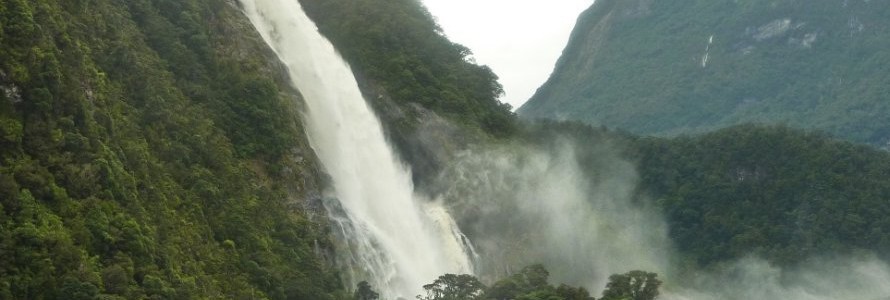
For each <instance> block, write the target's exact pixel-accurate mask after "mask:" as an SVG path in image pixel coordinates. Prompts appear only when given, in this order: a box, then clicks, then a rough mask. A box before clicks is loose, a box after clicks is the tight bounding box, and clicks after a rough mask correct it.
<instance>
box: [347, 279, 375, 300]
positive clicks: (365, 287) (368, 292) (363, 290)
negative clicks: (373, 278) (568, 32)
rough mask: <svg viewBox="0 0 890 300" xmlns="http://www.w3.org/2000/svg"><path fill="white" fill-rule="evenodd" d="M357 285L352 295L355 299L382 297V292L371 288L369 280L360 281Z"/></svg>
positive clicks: (373, 299) (367, 299)
mask: <svg viewBox="0 0 890 300" xmlns="http://www.w3.org/2000/svg"><path fill="white" fill-rule="evenodd" d="M357 287H358V288H357V289H356V290H355V294H353V295H354V296H353V297H352V298H353V299H355V300H375V299H377V298H379V297H380V294H378V293H377V292H375V291H374V290H372V289H371V284H369V283H368V282H367V281H362V282H359V283H358V286H357Z"/></svg>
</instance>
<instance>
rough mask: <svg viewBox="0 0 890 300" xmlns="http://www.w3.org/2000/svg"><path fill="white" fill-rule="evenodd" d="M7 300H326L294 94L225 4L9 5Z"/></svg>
mask: <svg viewBox="0 0 890 300" xmlns="http://www.w3.org/2000/svg"><path fill="white" fill-rule="evenodd" d="M0 26H2V27H0V88H2V92H0V124H2V126H0V133H2V134H0V136H2V138H0V299H97V297H99V298H101V299H222V298H239V299H263V298H269V299H286V298H289V299H328V298H330V297H331V293H332V292H336V291H338V290H340V289H341V287H340V284H339V282H338V281H337V280H336V279H335V277H334V275H333V274H334V273H333V272H332V270H328V269H327V268H326V267H325V262H324V261H322V259H321V257H322V256H321V255H322V254H323V252H324V251H326V250H325V249H326V248H328V246H326V245H327V242H326V241H327V238H326V234H325V233H324V228H326V227H324V224H318V223H315V222H312V221H310V220H309V217H310V215H311V214H310V212H308V211H306V210H305V209H304V208H303V207H304V205H305V204H306V203H308V202H307V201H308V200H310V199H312V198H313V197H317V196H313V194H315V193H317V188H315V186H316V185H317V183H316V182H317V179H316V175H315V173H316V169H317V167H316V166H315V163H314V158H313V154H312V153H311V149H310V148H309V147H308V146H307V144H306V141H305V138H304V136H303V133H302V129H301V125H300V124H299V120H297V119H295V117H294V116H296V114H295V113H294V112H295V111H296V110H297V107H296V106H295V104H296V103H297V98H296V97H297V96H296V94H295V93H294V92H293V91H292V90H290V89H289V88H287V86H286V85H283V84H281V83H282V82H284V81H283V77H282V76H281V73H280V71H279V66H278V65H277V63H276V62H275V60H274V56H273V54H272V53H271V52H270V51H269V50H267V48H266V47H265V45H264V44H263V43H262V41H261V40H260V39H259V37H258V36H257V35H256V34H255V33H254V32H253V29H252V27H251V26H250V24H249V23H247V22H246V19H244V18H243V17H242V16H241V14H240V12H239V11H238V10H237V8H236V7H234V6H232V4H231V3H229V2H227V1H223V0H190V1H181V0H176V1H172V0H171V1H165V0H151V1H149V0H133V1H129V0H128V1H115V0H98V1H44V0H37V1H35V0H3V1H2V2H0Z"/></svg>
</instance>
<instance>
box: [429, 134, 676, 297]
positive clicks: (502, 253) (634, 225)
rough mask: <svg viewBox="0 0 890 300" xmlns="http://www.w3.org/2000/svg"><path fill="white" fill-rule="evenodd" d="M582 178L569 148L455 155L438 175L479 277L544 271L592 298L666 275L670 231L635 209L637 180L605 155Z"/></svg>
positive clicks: (648, 211) (510, 147) (657, 219)
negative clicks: (614, 286)
mask: <svg viewBox="0 0 890 300" xmlns="http://www.w3.org/2000/svg"><path fill="white" fill-rule="evenodd" d="M596 151H599V152H601V153H602V159H599V161H598V163H599V164H601V165H602V171H603V172H602V173H608V176H588V175H587V174H586V173H585V172H584V171H583V170H581V168H580V167H579V164H578V162H577V159H576V155H575V147H574V145H573V144H572V143H571V142H569V141H568V140H560V141H558V142H556V143H554V144H553V145H550V146H542V147H527V146H517V145H505V146H501V147H499V148H494V149H482V150H473V151H466V152H464V153H461V154H459V155H458V156H457V158H456V159H455V162H454V163H453V164H451V167H449V168H448V169H446V170H445V172H444V173H443V174H442V176H440V178H439V180H440V182H441V183H442V184H443V185H445V186H447V188H445V189H444V190H443V192H442V198H443V199H444V201H445V202H446V203H447V205H448V206H449V208H450V209H451V210H452V212H453V215H454V216H455V217H456V219H457V221H458V223H460V225H461V228H462V229H463V230H464V232H465V233H466V234H467V235H468V236H469V237H470V239H471V240H472V241H473V243H475V245H476V248H477V249H478V252H479V254H480V257H481V259H480V261H478V262H477V263H476V265H477V268H478V270H477V271H478V272H477V273H479V274H480V276H481V277H483V278H497V277H502V276H504V275H507V274H510V273H512V272H513V271H516V270H518V269H519V268H522V267H524V266H526V265H530V264H535V263H541V264H544V265H545V266H546V267H547V268H548V269H549V270H550V272H551V274H552V278H553V279H554V281H558V282H563V283H568V284H573V285H581V286H585V287H588V288H592V289H594V290H599V289H600V288H601V287H602V286H604V285H605V283H606V280H607V279H608V277H609V275H611V274H614V273H619V272H622V273H623V272H625V271H627V270H630V269H644V270H667V267H668V263H667V261H666V260H665V259H664V257H667V256H669V254H668V252H669V251H670V248H671V247H670V242H669V240H668V238H667V232H666V231H665V229H666V228H667V226H666V225H665V223H664V222H663V220H662V219H661V217H660V215H659V214H658V213H656V212H655V211H653V210H652V209H650V208H648V207H644V206H641V205H638V204H635V203H632V201H631V196H632V194H633V192H634V188H635V182H636V176H637V175H636V172H635V170H634V167H633V165H632V164H630V163H628V162H626V161H623V160H621V159H618V158H617V156H615V155H612V153H611V152H612V151H611V150H609V148H608V147H604V148H602V149H600V150H596Z"/></svg>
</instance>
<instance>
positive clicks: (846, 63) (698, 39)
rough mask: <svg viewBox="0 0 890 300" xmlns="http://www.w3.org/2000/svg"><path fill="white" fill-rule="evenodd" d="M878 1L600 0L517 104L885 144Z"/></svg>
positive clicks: (618, 118) (639, 126)
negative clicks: (781, 127) (771, 126)
mask: <svg viewBox="0 0 890 300" xmlns="http://www.w3.org/2000/svg"><path fill="white" fill-rule="evenodd" d="M888 9H890V5H888V3H886V2H880V1H856V0H848V1H829V0H820V1H811V2H807V3H806V4H804V3H801V2H799V1H744V2H739V1H728V0H727V1H682V2H657V1H648V0H639V1H611V0H600V1H597V2H596V4H594V5H593V6H592V7H591V8H590V9H589V10H588V11H586V12H585V13H584V14H582V16H581V17H580V18H579V22H578V25H577V27H576V28H575V31H574V33H573V36H572V38H571V41H570V42H569V45H568V47H567V48H566V50H565V51H564V53H563V56H562V58H561V59H560V61H559V63H558V64H557V66H556V69H555V71H554V74H553V75H552V76H551V78H550V79H549V80H548V82H547V83H546V84H544V85H543V86H542V87H541V88H540V89H539V90H538V92H537V93H536V94H535V96H534V97H532V99H531V100H530V101H529V102H528V103H527V104H525V105H524V106H523V107H521V108H520V109H519V114H520V115H521V116H524V117H526V118H550V119H570V120H579V121H583V122H585V123H588V124H592V125H605V126H609V127H617V128H621V129H624V130H629V131H631V132H635V133H639V134H655V135H675V134H681V133H700V132H704V131H709V130H713V129H716V128H722V127H727V126H731V125H734V124H740V123H780V124H786V125H790V126H794V127H800V128H806V129H818V130H823V131H827V132H829V133H831V134H834V135H836V136H839V137H843V138H846V139H849V140H852V141H857V142H866V143H871V144H878V145H885V144H886V143H887V142H888V139H890V120H888V117H887V116H888V112H890V102H888V101H887V97H888V96H887V95H888V93H887V90H886V86H888V83H890V77H888V76H887V74H888V73H887V72H886V71H885V70H883V68H882V66H883V65H886V64H887V63H888V62H890V57H888V56H887V55H886V54H885V53H884V52H885V51H883V50H882V49H884V48H885V47H886V46H887V45H888V44H890V31H888V28H890V22H888V21H887V19H886V18H885V17H883V15H884V12H886V11H887V10H888Z"/></svg>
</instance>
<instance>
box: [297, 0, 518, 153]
mask: <svg viewBox="0 0 890 300" xmlns="http://www.w3.org/2000/svg"><path fill="white" fill-rule="evenodd" d="M300 2H301V3H302V4H303V6H304V9H305V10H306V13H307V14H309V16H310V17H312V19H313V20H315V22H316V23H317V24H318V27H319V30H320V31H321V32H322V33H323V34H324V35H325V36H327V37H328V38H329V39H330V40H331V42H332V43H333V44H334V45H335V46H336V47H337V49H339V50H340V52H341V53H342V55H343V57H344V58H345V59H346V60H347V61H348V62H349V63H350V65H351V66H352V68H353V70H354V71H355V72H356V73H357V74H359V76H358V77H359V79H360V81H362V85H363V89H364V90H365V91H366V93H368V95H367V98H368V100H370V101H371V103H372V104H374V105H375V106H377V109H378V111H380V110H383V109H393V107H385V108H384V107H383V105H384V104H383V103H381V101H383V99H382V98H386V97H383V96H384V95H386V96H388V97H391V98H392V100H393V101H394V102H395V103H397V104H398V105H399V106H401V107H403V108H406V107H410V105H409V104H416V105H420V106H421V107H424V108H426V109H428V110H431V111H433V112H436V113H438V114H439V115H441V116H443V117H446V118H448V119H449V120H451V121H452V122H455V123H456V124H460V125H463V126H464V127H466V128H469V129H471V130H479V129H481V130H482V131H484V132H486V133H488V134H490V135H493V136H496V137H509V136H511V135H512V134H513V133H515V131H516V125H515V118H514V117H513V114H512V113H511V112H510V106H509V104H504V103H500V102H499V101H498V100H497V98H498V97H499V96H500V95H501V94H502V93H503V90H502V88H501V85H500V84H499V83H498V82H497V76H496V75H495V74H494V73H492V72H491V69H489V68H488V67H485V66H479V65H476V64H474V63H472V62H469V61H468V58H467V56H468V55H470V50H469V49H467V48H466V47H464V46H461V45H458V44H455V43H452V42H451V41H449V40H448V39H447V38H445V37H444V36H443V34H442V31H441V29H440V28H439V27H438V26H437V25H436V24H435V22H434V21H433V18H432V17H431V16H430V14H429V12H427V11H426V9H425V8H424V7H423V6H422V5H421V4H420V2H419V1H418V0H388V1H378V0H302V1H300ZM408 109H410V108H408ZM407 112H408V113H416V112H412V111H407ZM391 114H392V112H381V113H380V115H381V116H383V117H384V118H386V117H387V115H391ZM418 118H422V116H418V115H411V116H409V117H407V118H403V119H402V120H398V121H397V122H402V124H395V125H394V126H393V125H391V127H393V128H392V130H395V131H396V134H394V135H396V136H399V135H409V134H410V130H411V128H413V127H414V126H416V123H417V122H420V121H421V120H417V119H418Z"/></svg>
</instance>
